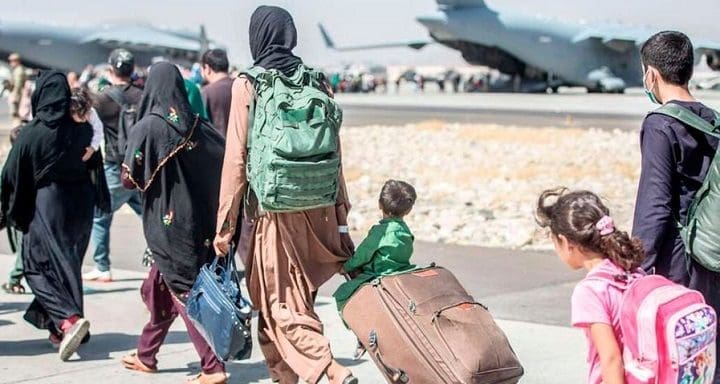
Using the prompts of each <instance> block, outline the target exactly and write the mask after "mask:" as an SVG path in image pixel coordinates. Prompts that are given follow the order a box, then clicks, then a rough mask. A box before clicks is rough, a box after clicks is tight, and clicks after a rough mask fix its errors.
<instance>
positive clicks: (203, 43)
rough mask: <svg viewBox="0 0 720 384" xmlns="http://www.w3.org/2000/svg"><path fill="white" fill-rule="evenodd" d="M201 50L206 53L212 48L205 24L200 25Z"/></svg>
mask: <svg viewBox="0 0 720 384" xmlns="http://www.w3.org/2000/svg"><path fill="white" fill-rule="evenodd" d="M199 37H200V52H201V54H203V53H205V52H206V51H207V50H208V49H210V39H208V37H207V32H206V31H205V25H204V24H201V25H200V36H199Z"/></svg>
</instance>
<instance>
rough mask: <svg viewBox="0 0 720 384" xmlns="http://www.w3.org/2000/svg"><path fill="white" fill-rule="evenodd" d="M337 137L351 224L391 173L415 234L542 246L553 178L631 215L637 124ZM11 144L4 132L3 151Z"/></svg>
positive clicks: (419, 129) (423, 129) (368, 131)
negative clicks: (544, 199) (412, 198)
mask: <svg viewBox="0 0 720 384" xmlns="http://www.w3.org/2000/svg"><path fill="white" fill-rule="evenodd" d="M342 145H343V156H344V161H343V163H344V172H345V178H346V180H347V183H348V191H349V194H350V199H351V201H352V204H353V209H352V211H351V214H350V227H351V231H353V232H354V233H358V234H364V233H366V232H367V231H368V230H369V228H370V227H371V226H372V225H373V224H375V223H376V222H377V221H378V220H379V219H380V215H381V214H380V212H379V210H378V208H377V198H378V194H379V193H380V188H381V187H382V185H383V183H384V182H385V180H387V179H391V178H394V179H399V180H405V181H407V182H409V183H411V184H413V185H414V186H415V188H416V190H417V193H418V201H417V203H416V205H415V209H414V210H413V212H412V213H411V214H410V215H409V216H408V217H407V222H408V224H409V225H410V228H411V229H412V231H413V233H414V234H415V238H416V239H418V240H425V241H432V242H443V243H453V244H471V245H481V246H488V247H502V248H530V249H547V248H549V247H550V242H549V241H548V239H547V236H546V234H545V233H544V232H543V231H541V230H539V229H538V228H537V226H536V225H535V222H534V219H533V210H534V206H535V203H536V200H537V197H538V196H539V194H540V192H542V191H543V190H545V189H547V188H553V187H557V186H565V187H569V188H583V189H589V190H591V191H594V192H596V193H598V194H600V195H601V196H602V197H603V198H604V199H605V200H606V203H607V204H608V206H609V207H610V209H611V212H612V215H613V216H614V217H615V220H616V221H617V223H618V224H619V225H620V226H621V228H623V229H629V228H630V224H631V222H632V209H633V205H634V200H635V193H636V188H637V179H638V176H639V172H640V168H639V164H640V154H639V146H638V135H637V132H627V131H619V130H617V131H608V130H595V129H590V130H588V129H570V128H552V127H547V128H539V127H532V128H531V127H508V126H497V125H459V124H446V123H443V122H440V121H428V122H424V123H420V124H412V125H406V126H367V127H352V128H346V129H344V130H343V131H342ZM8 150H9V144H6V143H5V142H3V143H2V145H0V158H1V159H3V160H4V158H5V156H6V155H7V151H8Z"/></svg>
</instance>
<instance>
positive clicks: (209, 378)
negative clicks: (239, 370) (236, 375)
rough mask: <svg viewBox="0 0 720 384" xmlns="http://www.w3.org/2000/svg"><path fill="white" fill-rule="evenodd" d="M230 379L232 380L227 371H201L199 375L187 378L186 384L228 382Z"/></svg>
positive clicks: (219, 383) (223, 383)
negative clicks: (207, 372)
mask: <svg viewBox="0 0 720 384" xmlns="http://www.w3.org/2000/svg"><path fill="white" fill-rule="evenodd" d="M228 380H230V375H229V374H228V373H226V372H218V373H211V374H206V373H199V374H198V375H197V376H195V377H191V378H189V379H187V381H186V382H185V384H227V383H228Z"/></svg>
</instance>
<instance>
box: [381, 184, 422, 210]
mask: <svg viewBox="0 0 720 384" xmlns="http://www.w3.org/2000/svg"><path fill="white" fill-rule="evenodd" d="M416 198H417V195H416V194H415V188H413V186H412V185H410V184H408V183H406V182H404V181H399V180H388V181H386V182H385V185H383V187H382V191H380V208H381V209H382V211H383V212H385V214H387V215H390V216H393V217H402V216H405V215H407V214H408V212H410V210H411V209H412V207H413V205H414V204H415V199H416Z"/></svg>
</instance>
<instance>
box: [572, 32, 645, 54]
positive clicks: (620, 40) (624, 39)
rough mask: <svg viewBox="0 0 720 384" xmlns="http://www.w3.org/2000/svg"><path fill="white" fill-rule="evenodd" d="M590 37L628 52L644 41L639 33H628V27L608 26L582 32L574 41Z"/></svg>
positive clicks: (612, 47) (616, 49)
mask: <svg viewBox="0 0 720 384" xmlns="http://www.w3.org/2000/svg"><path fill="white" fill-rule="evenodd" d="M590 39H593V40H598V41H600V42H601V43H602V44H604V45H605V46H607V47H608V48H610V49H612V50H614V51H617V52H627V51H630V50H631V49H636V48H637V45H638V44H639V43H640V42H641V41H643V38H642V36H640V34H639V33H638V34H634V33H631V32H630V33H628V31H627V29H626V30H624V31H623V30H620V29H616V28H608V29H605V30H603V29H594V30H588V31H585V32H582V33H580V34H579V35H577V36H575V38H574V39H573V42H574V43H578V42H581V41H583V40H590Z"/></svg>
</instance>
